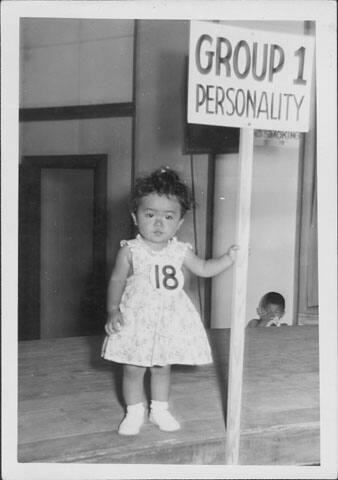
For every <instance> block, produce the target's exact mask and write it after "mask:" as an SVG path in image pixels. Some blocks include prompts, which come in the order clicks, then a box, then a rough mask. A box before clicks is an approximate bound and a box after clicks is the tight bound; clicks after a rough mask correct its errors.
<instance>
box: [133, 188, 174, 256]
mask: <svg viewBox="0 0 338 480" xmlns="http://www.w3.org/2000/svg"><path fill="white" fill-rule="evenodd" d="M132 216H133V219H134V222H135V225H137V226H138V230H139V232H140V234H141V235H142V237H143V238H144V239H145V240H147V241H148V242H149V243H150V244H151V245H152V246H153V247H154V248H162V247H163V246H165V245H166V243H167V242H168V240H170V239H171V238H172V237H173V236H174V235H175V233H176V232H177V231H178V229H179V228H180V226H181V225H182V223H183V219H182V218H181V206H180V204H179V202H178V200H177V198H176V197H167V196H166V195H158V194H157V193H150V194H149V195H147V196H146V197H143V198H142V199H141V201H140V204H139V206H138V208H137V212H136V214H132Z"/></svg>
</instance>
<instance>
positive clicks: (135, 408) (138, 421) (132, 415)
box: [117, 403, 144, 435]
mask: <svg viewBox="0 0 338 480" xmlns="http://www.w3.org/2000/svg"><path fill="white" fill-rule="evenodd" d="M143 423H144V406H143V404H142V403H138V404H136V405H128V406H127V413H126V415H125V417H124V419H123V420H122V422H121V423H120V425H119V428H118V430H117V432H118V433H119V434H120V435H137V434H138V433H139V432H140V428H141V427H142V425H143Z"/></svg>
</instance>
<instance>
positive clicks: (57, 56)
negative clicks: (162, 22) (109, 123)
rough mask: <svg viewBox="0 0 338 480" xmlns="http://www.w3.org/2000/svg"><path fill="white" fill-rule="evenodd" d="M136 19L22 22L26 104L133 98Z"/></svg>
mask: <svg viewBox="0 0 338 480" xmlns="http://www.w3.org/2000/svg"><path fill="white" fill-rule="evenodd" d="M133 42H134V21H133V20H123V21H121V20H116V21H114V20H77V19H48V18H39V19H34V18H26V19H23V20H21V35H20V43H21V65H22V69H21V70H20V85H21V89H20V106H21V107H48V106H66V105H86V104H95V103H113V102H128V101H131V100H132V81H133Z"/></svg>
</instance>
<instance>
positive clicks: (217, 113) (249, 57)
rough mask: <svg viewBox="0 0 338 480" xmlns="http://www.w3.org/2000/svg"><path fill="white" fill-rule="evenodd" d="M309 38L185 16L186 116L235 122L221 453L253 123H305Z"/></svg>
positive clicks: (232, 380)
mask: <svg viewBox="0 0 338 480" xmlns="http://www.w3.org/2000/svg"><path fill="white" fill-rule="evenodd" d="M313 51H314V39H313V38H311V37H307V36H299V35H290V34H281V33H278V32H266V31H259V30H257V31H256V30H251V29H244V28H237V27H233V26H231V27H230V26H228V25H222V24H220V23H212V22H191V25H190V49H189V85H188V122H189V123H198V124H206V125H219V126H229V127H239V128H241V131H240V145H239V162H240V185H239V194H238V201H237V209H238V212H237V244H238V245H239V247H240V248H239V253H238V259H237V262H236V264H235V267H234V286H233V299H232V318H231V337H230V359H229V375H228V402H227V405H228V412H227V432H226V447H225V456H226V463H227V464H237V463H238V460H239V443H240V417H241V400H242V383H243V357H244V337H245V326H246V320H247V319H246V294H247V272H248V257H249V241H250V204H251V184H252V164H253V136H254V135H253V133H254V131H253V129H254V128H258V129H268V130H271V129H273V130H285V131H297V132H304V131H307V130H308V128H309V127H308V125H309V112H310V102H311V98H310V92H311V85H310V84H311V76H312V59H313Z"/></svg>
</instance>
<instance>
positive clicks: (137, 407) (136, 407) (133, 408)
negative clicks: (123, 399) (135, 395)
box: [127, 402, 144, 413]
mask: <svg viewBox="0 0 338 480" xmlns="http://www.w3.org/2000/svg"><path fill="white" fill-rule="evenodd" d="M143 411H144V405H143V402H140V403H134V404H133V405H127V413H138V412H139V413H142V412H143Z"/></svg>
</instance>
